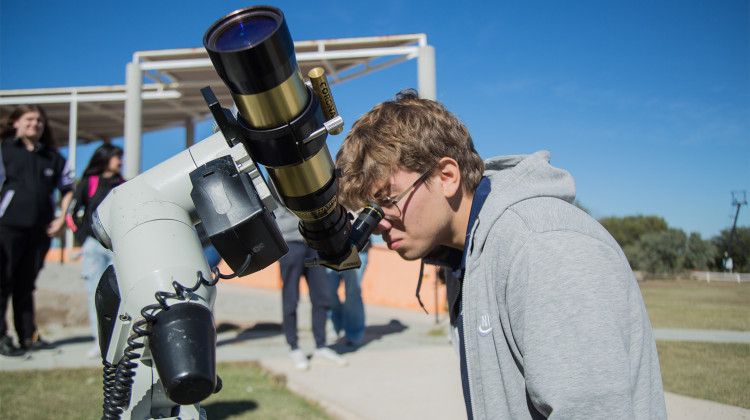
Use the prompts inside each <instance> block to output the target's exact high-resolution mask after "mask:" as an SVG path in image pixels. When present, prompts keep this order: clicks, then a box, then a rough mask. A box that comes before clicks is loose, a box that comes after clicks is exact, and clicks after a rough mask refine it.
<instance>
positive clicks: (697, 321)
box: [640, 280, 750, 409]
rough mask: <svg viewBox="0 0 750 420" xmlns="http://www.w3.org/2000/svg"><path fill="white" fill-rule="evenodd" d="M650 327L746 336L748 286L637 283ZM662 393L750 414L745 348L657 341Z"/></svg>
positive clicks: (749, 362)
mask: <svg viewBox="0 0 750 420" xmlns="http://www.w3.org/2000/svg"><path fill="white" fill-rule="evenodd" d="M640 286H641V292H642V293H643V298H644V301H645V302H646V310H648V313H649V317H650V318H651V324H652V325H653V327H654V328H681V329H708V330H727V331H750V284H747V283H742V284H738V283H718V282H714V283H705V282H697V281H666V280H665V281H646V282H642V283H640ZM656 345H657V348H658V349H659V361H660V363H661V372H662V379H663V382H664V390H666V391H669V392H673V393H676V394H680V395H686V396H690V397H694V398H700V399H704V400H710V401H716V402H719V403H722V404H728V405H733V406H737V407H743V408H748V409H750V393H749V392H748V390H750V344H733V343H694V342H678V341H657V343H656Z"/></svg>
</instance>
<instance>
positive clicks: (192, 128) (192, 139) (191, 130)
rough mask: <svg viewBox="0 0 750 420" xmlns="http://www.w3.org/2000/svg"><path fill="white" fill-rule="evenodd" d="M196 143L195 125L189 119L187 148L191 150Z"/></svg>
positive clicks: (186, 131)
mask: <svg viewBox="0 0 750 420" xmlns="http://www.w3.org/2000/svg"><path fill="white" fill-rule="evenodd" d="M194 143H195V124H194V123H193V120H192V119H190V118H188V119H187V120H185V148H186V149H187V148H189V147H190V146H192V145H193V144H194Z"/></svg>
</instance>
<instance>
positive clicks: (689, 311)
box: [640, 280, 750, 331]
mask: <svg viewBox="0 0 750 420" xmlns="http://www.w3.org/2000/svg"><path fill="white" fill-rule="evenodd" d="M640 285H641V292H642V293H643V299H644V301H645V302H646V309H647V310H648V315H649V318H651V324H652V325H653V327H654V328H684V329H706V330H727V331H750V283H728V282H721V283H719V282H713V283H706V282H699V281H685V280H683V281H680V280H676V281H666V280H665V281H645V282H641V283H640Z"/></svg>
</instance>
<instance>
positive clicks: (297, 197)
mask: <svg viewBox="0 0 750 420" xmlns="http://www.w3.org/2000/svg"><path fill="white" fill-rule="evenodd" d="M203 44H204V46H205V47H206V50H207V51H208V55H209V57H210V59H211V61H212V63H213V65H214V67H215V68H216V71H217V73H218V74H219V76H220V77H221V79H222V80H223V81H224V84H225V85H226V86H227V88H229V91H230V92H231V94H232V98H233V99H234V102H235V104H236V106H237V109H238V111H239V112H238V114H237V124H238V126H239V129H240V132H241V136H240V138H239V141H241V142H242V143H243V145H244V146H245V148H246V149H247V150H248V152H249V154H250V155H251V156H252V158H253V159H254V160H255V161H256V162H257V163H260V164H261V165H263V166H264V167H265V168H266V170H267V172H268V176H269V178H270V179H271V182H272V183H273V184H274V186H275V187H276V190H277V191H278V193H279V198H280V200H281V202H282V203H283V204H284V206H285V207H287V208H288V209H289V210H290V211H291V212H293V213H294V214H295V215H296V216H297V217H298V218H299V219H300V225H299V229H300V232H301V233H302V236H303V237H304V238H305V241H306V242H307V244H308V246H310V247H311V248H313V249H315V250H316V251H318V255H319V259H318V260H316V261H315V262H311V264H321V265H325V266H327V267H330V268H333V269H335V270H345V269H349V268H356V267H359V266H360V261H359V256H358V255H357V252H356V251H358V250H359V249H361V248H359V245H355V246H354V247H353V246H352V245H353V238H352V237H351V236H352V235H351V233H352V224H351V221H350V220H349V217H348V215H347V212H346V210H345V209H344V208H343V206H341V205H340V204H338V200H337V198H336V193H337V191H338V183H337V180H336V176H335V170H334V164H333V159H331V154H330V153H329V151H328V147H327V146H326V142H325V141H326V138H327V136H328V133H329V132H330V133H332V134H333V133H337V132H340V128H341V126H342V125H343V120H341V117H339V116H336V115H330V110H331V106H330V105H332V104H333V99H332V97H331V96H330V90H329V89H328V88H327V82H325V86H326V89H325V90H326V92H327V96H325V97H323V98H321V97H319V95H317V94H316V92H314V87H313V85H312V84H310V85H308V84H306V83H304V82H303V80H302V75H301V73H300V70H299V67H298V65H297V59H296V56H295V54H294V43H293V41H292V37H291V35H290V33H289V29H288V27H287V24H286V20H285V19H284V15H283V13H282V12H281V10H279V9H277V8H275V7H271V6H253V7H249V8H246V9H242V10H238V11H236V12H233V13H230V14H229V15H227V16H225V17H223V18H221V19H219V20H218V21H217V22H216V23H214V25H213V26H211V27H210V28H209V29H208V31H207V32H206V35H205V36H204V38H203ZM319 77H320V75H316V76H315V78H316V79H319ZM324 77H325V76H324V75H323V78H324ZM318 81H319V80H318ZM321 103H323V104H325V106H324V107H322V106H321ZM333 110H334V111H335V105H334V106H333ZM324 111H327V113H328V114H329V115H325V114H326V113H325V112H324ZM222 118H223V116H222ZM368 215H369V216H368V217H369V218H370V219H372V218H377V217H380V218H382V217H383V215H384V213H383V212H382V210H381V209H380V208H379V207H377V206H376V205H372V206H371V211H369V212H368ZM368 220H369V219H368ZM377 220H378V221H379V220H380V219H377ZM359 225H360V227H362V228H364V227H366V228H367V229H369V231H367V232H356V233H355V235H354V236H355V237H357V238H360V239H361V237H362V236H364V238H365V240H364V242H365V243H366V238H368V237H369V235H370V233H372V229H374V228H375V226H377V222H376V223H374V224H372V223H371V221H368V222H367V223H360V224H359ZM356 242H358V243H361V242H362V241H361V240H356ZM362 246H364V245H362Z"/></svg>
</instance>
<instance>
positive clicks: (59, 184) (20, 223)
mask: <svg viewBox="0 0 750 420" xmlns="http://www.w3.org/2000/svg"><path fill="white" fill-rule="evenodd" d="M0 140H2V142H1V143H0V355H5V356H21V355H23V354H24V353H25V352H26V351H27V350H45V349H51V348H54V346H53V345H51V344H50V343H47V342H46V341H44V340H42V339H41V338H40V337H39V334H38V332H37V328H36V324H35V321H34V288H35V283H36V277H37V275H38V274H39V270H41V269H42V267H43V265H44V257H45V256H46V254H47V251H48V250H49V247H50V239H51V238H52V237H54V236H57V235H58V234H59V233H60V232H61V231H62V230H63V227H64V226H65V220H64V218H63V217H62V216H60V217H55V204H56V203H55V199H54V193H55V190H58V191H60V194H61V195H62V200H61V206H62V208H66V207H67V205H68V203H69V202H70V200H71V198H72V196H73V191H72V190H73V181H74V178H73V174H72V172H71V171H70V170H69V169H68V165H67V162H66V160H65V158H64V157H63V156H62V155H61V154H60V153H59V152H58V151H57V150H56V149H55V147H56V146H57V144H56V143H55V138H54V136H53V135H52V130H51V129H50V127H49V124H48V121H47V115H46V113H45V112H44V110H43V109H42V108H41V107H40V106H38V105H21V106H19V107H17V108H16V109H15V110H13V112H11V113H10V114H8V115H7V116H5V117H4V118H3V119H2V121H0ZM11 298H12V300H13V321H14V325H15V328H16V334H17V335H18V343H19V345H20V349H19V348H17V347H16V346H15V345H14V344H13V339H12V338H11V337H10V336H8V335H7V333H8V325H7V324H6V320H5V313H6V311H7V309H8V302H9V300H10V299H11Z"/></svg>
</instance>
